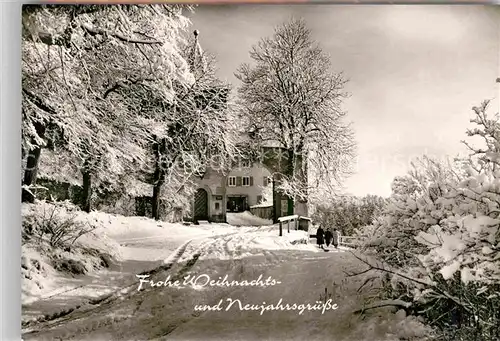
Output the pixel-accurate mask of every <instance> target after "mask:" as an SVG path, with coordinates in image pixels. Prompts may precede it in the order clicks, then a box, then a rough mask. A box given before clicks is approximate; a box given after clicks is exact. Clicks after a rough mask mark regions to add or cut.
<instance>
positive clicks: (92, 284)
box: [23, 212, 315, 321]
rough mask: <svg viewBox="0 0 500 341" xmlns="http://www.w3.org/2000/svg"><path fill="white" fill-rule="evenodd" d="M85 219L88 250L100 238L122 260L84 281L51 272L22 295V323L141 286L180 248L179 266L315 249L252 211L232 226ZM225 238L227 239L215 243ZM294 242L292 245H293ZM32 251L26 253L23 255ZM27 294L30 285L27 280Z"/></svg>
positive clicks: (141, 219)
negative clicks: (90, 225) (90, 224)
mask: <svg viewBox="0 0 500 341" xmlns="http://www.w3.org/2000/svg"><path fill="white" fill-rule="evenodd" d="M87 219H90V220H93V221H94V223H97V225H98V226H100V227H99V228H97V229H96V230H95V231H94V232H93V233H92V234H89V235H86V236H84V237H82V238H83V241H82V242H84V243H85V244H86V245H93V244H96V243H97V242H98V241H99V239H107V240H109V241H112V245H114V246H115V247H116V250H114V251H115V253H116V255H117V257H118V258H119V261H118V262H117V263H116V264H113V265H112V266H111V267H109V268H107V269H103V270H100V271H97V272H94V273H90V274H87V275H83V276H77V277H72V276H70V275H65V274H63V273H60V272H56V271H54V270H53V269H50V267H48V266H47V267H46V268H47V269H49V273H48V274H47V276H46V277H44V278H43V279H42V281H43V283H42V284H43V288H42V289H39V288H29V289H32V290H24V294H23V321H29V320H33V319H37V318H40V317H42V316H44V315H50V314H54V313H57V312H59V311H61V310H63V309H66V308H69V307H75V306H78V305H82V304H84V303H86V302H88V301H89V300H92V299H95V298H97V297H101V296H102V295H105V294H110V293H113V292H115V291H117V290H119V289H120V288H123V287H125V286H127V285H130V283H135V282H136V281H137V278H136V275H137V274H139V273H141V272H144V271H148V270H151V269H154V268H156V267H158V266H160V265H162V264H165V263H167V262H170V261H172V260H173V259H172V257H173V255H175V254H176V251H177V250H178V249H179V248H180V247H181V246H183V245H184V246H186V245H187V247H186V250H185V252H184V253H183V254H182V257H181V259H180V261H184V260H186V259H189V258H190V257H192V255H193V254H195V253H200V252H201V253H203V257H206V258H210V257H211V258H220V259H229V258H232V257H235V258H237V257H243V256H248V255H252V254H255V253H256V252H257V251H256V250H259V249H280V248H284V249H287V248H289V249H290V248H292V249H293V248H296V249H304V250H306V249H309V250H315V248H314V247H312V246H311V245H309V246H308V245H305V244H299V242H300V243H304V242H305V240H306V237H307V236H306V235H305V234H304V233H303V232H299V231H292V233H290V234H285V236H284V237H282V238H279V237H278V230H277V226H256V225H263V224H268V223H269V221H265V220H262V219H260V218H258V217H255V216H253V215H251V214H250V213H249V212H244V213H239V214H233V215H232V217H231V219H232V220H233V221H237V222H240V223H247V224H248V225H252V226H233V225H229V224H201V225H189V226H187V225H183V224H181V223H178V224H172V223H165V222H158V221H155V220H152V219H148V218H144V217H123V216H118V215H110V214H105V213H102V212H92V213H90V214H89V215H88V217H87ZM224 235H227V236H228V237H227V238H229V239H227V238H217V237H219V236H224ZM292 243H294V244H295V245H294V244H292ZM30 251H31V252H32V250H26V251H25V256H27V255H29V252H30ZM25 282H26V283H25V284H26V285H25V289H26V288H28V285H29V283H27V282H29V281H25Z"/></svg>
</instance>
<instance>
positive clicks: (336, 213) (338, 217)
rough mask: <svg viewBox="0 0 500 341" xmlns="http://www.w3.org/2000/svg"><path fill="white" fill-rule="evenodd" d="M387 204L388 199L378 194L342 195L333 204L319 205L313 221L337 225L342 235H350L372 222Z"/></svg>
mask: <svg viewBox="0 0 500 341" xmlns="http://www.w3.org/2000/svg"><path fill="white" fill-rule="evenodd" d="M385 205H386V200H385V199H384V198H382V197H379V196H376V195H367V196H365V197H340V198H336V199H334V200H333V203H332V204H329V205H320V206H317V207H316V208H315V210H314V214H313V221H314V223H315V224H323V225H324V226H326V227H332V228H333V227H337V228H339V229H340V231H341V233H342V235H347V236H350V235H352V234H353V233H354V231H355V230H356V229H359V228H361V227H363V226H366V225H370V224H372V222H373V220H374V219H375V218H377V217H378V216H379V215H380V213H381V212H382V210H383V208H384V207H385Z"/></svg>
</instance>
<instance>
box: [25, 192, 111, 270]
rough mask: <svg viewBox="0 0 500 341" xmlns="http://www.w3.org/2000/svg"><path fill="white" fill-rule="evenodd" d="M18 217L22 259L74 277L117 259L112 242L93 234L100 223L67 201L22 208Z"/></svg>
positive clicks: (36, 202) (44, 202)
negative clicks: (27, 259)
mask: <svg viewBox="0 0 500 341" xmlns="http://www.w3.org/2000/svg"><path fill="white" fill-rule="evenodd" d="M22 217H23V225H22V236H23V243H22V244H23V257H24V256H26V255H28V254H31V255H32V256H33V255H34V256H33V257H35V256H36V257H35V258H37V259H38V261H39V262H40V261H41V260H43V262H44V263H45V264H49V266H51V267H53V268H55V269H56V270H57V269H59V270H65V271H69V270H71V271H72V270H75V269H78V270H77V271H73V273H78V274H81V273H85V272H90V271H92V270H93V269H96V268H100V267H108V266H109V265H110V263H112V262H113V259H118V258H120V254H119V247H118V245H117V244H116V242H113V241H111V240H110V239H109V238H106V237H105V236H103V235H102V233H101V235H98V234H96V233H95V232H94V231H95V230H96V229H97V228H100V227H102V226H103V223H102V222H101V221H99V220H98V219H96V218H95V217H93V216H92V215H89V214H87V213H86V212H83V211H81V210H80V209H79V208H78V207H77V206H75V205H74V204H71V203H70V202H68V201H65V202H59V203H52V202H46V201H35V203H34V204H23V206H22ZM33 257H32V258H33ZM38 270H40V269H38Z"/></svg>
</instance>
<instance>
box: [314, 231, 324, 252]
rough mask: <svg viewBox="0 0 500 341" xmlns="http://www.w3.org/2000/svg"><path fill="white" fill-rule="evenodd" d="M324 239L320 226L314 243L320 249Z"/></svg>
mask: <svg viewBox="0 0 500 341" xmlns="http://www.w3.org/2000/svg"><path fill="white" fill-rule="evenodd" d="M324 238H325V231H324V230H323V228H322V227H321V226H320V227H318V230H317V231H316V241H317V242H318V245H319V247H320V248H321V249H322V248H323V244H324V243H325V241H324Z"/></svg>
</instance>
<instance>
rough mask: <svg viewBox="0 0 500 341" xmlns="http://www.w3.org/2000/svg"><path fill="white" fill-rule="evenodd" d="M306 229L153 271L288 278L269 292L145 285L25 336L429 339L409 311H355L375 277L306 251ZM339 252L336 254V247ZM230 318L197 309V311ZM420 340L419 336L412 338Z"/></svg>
mask: <svg viewBox="0 0 500 341" xmlns="http://www.w3.org/2000/svg"><path fill="white" fill-rule="evenodd" d="M303 238H304V233H302V232H297V231H294V232H291V233H290V234H285V235H284V236H283V237H279V236H278V234H277V227H275V226H274V227H272V226H268V227H247V228H242V229H238V230H236V231H234V230H233V232H230V233H229V234H226V235H221V236H208V237H205V238H201V237H200V238H198V239H197V240H194V241H192V242H190V243H189V244H188V246H187V248H186V250H185V251H184V253H183V255H182V256H181V259H179V261H178V262H176V263H175V264H174V266H173V267H172V268H169V269H167V270H165V271H160V272H157V273H153V274H152V275H151V277H150V278H148V279H151V280H153V281H154V282H157V283H158V281H164V282H167V278H169V277H170V276H172V278H184V276H186V275H189V276H199V275H202V276H209V278H211V279H215V280H217V278H219V279H220V278H222V277H224V276H226V275H227V276H228V278H229V280H230V281H233V280H235V281H240V282H241V281H251V280H255V279H257V278H259V276H260V278H263V279H264V280H265V279H267V278H268V277H269V276H271V277H272V278H273V279H276V280H277V281H279V283H278V284H277V285H274V286H273V285H271V286H267V287H249V286H238V285H236V286H229V287H228V286H223V285H222V286H211V285H208V286H203V285H202V286H200V285H193V286H189V285H187V286H184V287H171V286H165V285H161V286H159V287H152V286H151V285H147V284H146V285H145V286H144V290H141V291H138V290H137V287H138V282H137V283H136V286H134V287H133V288H132V290H129V291H128V292H123V294H122V295H120V296H118V297H116V298H114V299H111V300H107V301H105V302H103V303H102V304H100V305H98V306H87V307H82V308H81V309H78V310H75V311H74V312H72V313H71V314H70V315H68V316H66V317H65V318H63V319H60V320H54V321H48V322H46V323H41V324H39V325H35V326H32V327H31V329H30V330H25V334H24V335H23V339H24V340H54V339H64V340H111V339H113V340H121V339H126V340H158V341H159V340H169V341H172V340H179V341H186V340H190V341H196V340H200V341H201V340H203V341H210V340H227V341H229V340H247V341H252V340H264V339H268V340H304V339H307V340H335V341H400V340H401V338H402V337H405V338H406V340H419V341H421V340H424V339H423V338H419V336H420V335H421V334H422V333H423V329H422V326H421V325H419V323H418V322H417V321H416V320H415V319H413V318H412V317H406V316H405V314H404V312H398V314H393V313H392V312H390V311H388V310H387V309H385V310H382V311H378V312H377V311H373V312H371V313H370V312H369V313H368V315H367V316H365V317H361V316H359V315H357V314H355V313H354V310H356V309H359V308H361V307H362V306H363V304H364V301H365V299H366V297H367V296H368V295H370V287H369V286H364V289H363V290H361V291H358V288H360V287H361V286H362V284H363V283H364V281H365V277H366V276H361V277H348V276H346V273H345V272H346V271H355V270H359V269H360V268H362V266H360V264H359V262H358V261H357V260H356V259H355V258H354V257H353V256H352V255H351V254H350V253H349V252H343V251H345V250H334V252H324V251H322V250H319V249H318V248H317V247H316V246H315V245H310V244H309V245H306V244H301V243H300V241H302V240H303ZM332 251H333V250H332ZM228 299H233V300H241V301H242V303H243V304H251V305H258V306H262V305H268V304H277V302H278V301H279V300H280V299H281V300H282V302H283V304H287V303H288V304H294V303H296V304H307V303H311V304H313V305H314V304H315V303H316V304H317V302H324V301H325V300H328V299H331V303H332V304H337V305H338V308H337V309H333V310H328V311H326V312H325V313H321V312H320V311H305V312H304V313H303V314H299V313H298V311H297V310H291V311H265V312H264V313H263V314H260V312H259V311H244V310H240V309H239V308H238V307H237V306H238V304H236V305H235V306H233V308H231V309H229V310H226V308H227V307H228V301H227V300H228ZM221 301H222V307H223V310H222V311H200V310H195V309H194V307H195V306H197V305H209V306H216V305H217V304H218V303H219V302H221ZM412 337H413V338H412Z"/></svg>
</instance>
